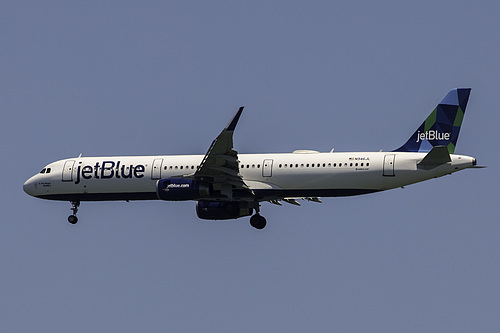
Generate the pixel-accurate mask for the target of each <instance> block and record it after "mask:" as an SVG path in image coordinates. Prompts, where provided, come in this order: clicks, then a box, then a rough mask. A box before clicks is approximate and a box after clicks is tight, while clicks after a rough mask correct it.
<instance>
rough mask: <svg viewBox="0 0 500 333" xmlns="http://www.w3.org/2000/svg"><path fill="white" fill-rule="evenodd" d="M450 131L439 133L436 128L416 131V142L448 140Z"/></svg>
mask: <svg viewBox="0 0 500 333" xmlns="http://www.w3.org/2000/svg"><path fill="white" fill-rule="evenodd" d="M450 136H451V133H439V131H437V130H429V131H427V132H423V133H421V132H420V131H418V133H417V142H420V141H424V140H427V141H431V140H450Z"/></svg>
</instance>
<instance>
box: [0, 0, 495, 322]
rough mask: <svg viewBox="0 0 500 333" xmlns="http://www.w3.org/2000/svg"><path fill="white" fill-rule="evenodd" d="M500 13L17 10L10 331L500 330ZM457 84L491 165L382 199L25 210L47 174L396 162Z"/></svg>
mask: <svg viewBox="0 0 500 333" xmlns="http://www.w3.org/2000/svg"><path fill="white" fill-rule="evenodd" d="M499 11H500V5H499V4H498V3H496V2H493V1H491V2H488V1H484V2H471V1H419V2H411V3H408V2H401V1H378V2H367V1H351V2H332V1H307V2H306V1H296V2H287V1H273V2H269V1H251V2H244V1H210V2H204V1H191V2H183V3H179V2H169V1H167V2H163V1H148V2H134V1H119V2H118V1H116V2H107V3H102V2H99V1H88V2H85V3H79V2H65V1H47V2H43V3H41V2H38V1H33V2H29V1H27V2H23V3H19V2H17V1H4V2H2V4H0V22H1V23H0V27H1V40H2V51H1V53H0V54H1V62H0V66H1V76H0V78H1V79H0V83H1V91H2V98H1V99H0V105H1V107H2V110H3V114H4V116H3V120H2V121H1V122H0V139H1V140H0V142H1V147H2V151H3V152H4V154H3V155H4V157H3V159H2V168H1V170H2V175H3V179H4V180H3V184H4V186H3V191H2V192H1V194H0V196H1V200H0V205H1V206H0V207H1V212H2V213H1V216H2V219H1V223H0V254H1V255H0V267H1V270H0V294H1V295H2V301H1V302H0V313H1V315H0V316H1V320H0V328H1V329H2V331H10V332H33V331H46V332H67V331H72V332H88V331H91V330H92V331H110V330H113V331H118V330H119V331H122V332H137V331H139V330H146V331H149V332H160V331H161V332H164V331H172V332H193V331H202V330H203V331H217V332H235V331H238V332H255V331H260V332H276V331H287V332H304V331H333V330H335V331H342V332H360V331H370V332H401V331H405V332H423V331H426V332H438V331H439V332H442V331H453V332H471V331H490V332H492V331H498V330H499V329H500V325H499V322H498V313H499V310H500V308H499V303H498V299H499V298H500V292H499V288H498V281H499V280H500V268H499V267H498V264H497V261H498V254H499V249H500V246H499V245H498V233H499V231H500V227H499V225H498V220H497V218H498V216H499V213H500V210H499V208H498V202H497V201H498V198H499V196H498V193H497V192H498V191H497V188H498V185H499V178H498V172H497V168H496V166H497V165H498V163H499V162H500V161H499V158H498V154H497V143H498V141H499V134H498V129H497V128H496V125H497V124H498V123H499V120H500V119H499V116H498V112H497V108H498V106H497V104H498V101H497V100H496V98H497V96H498V92H497V89H498V82H499V81H498V77H499V76H500V70H499V69H500V66H499V64H498V59H499V58H500V36H499V34H498V31H500V23H499V21H498V12H499ZM454 87H471V88H472V93H471V97H470V100H469V104H468V109H467V112H466V116H465V119H464V123H463V126H462V131H461V135H460V138H459V141H458V145H457V149H456V151H455V152H456V153H458V154H465V155H472V156H474V157H476V158H477V159H478V161H479V163H480V164H482V165H487V166H488V168H486V169H481V170H465V171H462V172H459V173H456V174H454V175H452V176H446V177H443V178H439V179H435V180H432V181H428V182H425V183H420V184H416V185H412V186H408V187H406V188H405V189H397V190H392V191H388V192H384V193H379V194H374V195H367V196H361V197H354V198H335V199H333V198H325V199H324V200H323V204H316V203H304V204H303V205H302V206H301V207H295V206H291V205H286V206H283V207H277V206H274V205H271V204H264V205H263V208H262V210H263V215H264V216H266V218H267V220H268V226H267V227H266V229H265V230H263V231H260V232H259V231H257V230H254V229H253V228H251V227H250V226H249V224H248V219H246V218H243V219H239V220H235V221H217V222H207V221H201V220H198V219H197V217H196V213H195V210H194V203H193V202H182V203H169V202H131V203H124V202H123V203H122V202H112V203H82V206H81V209H80V211H79V218H80V222H79V223H78V224H77V225H76V226H71V225H69V224H68V223H67V222H66V218H67V215H68V214H69V213H70V210H69V208H70V205H69V203H66V202H50V201H43V200H38V199H35V198H31V197H29V196H27V195H26V194H25V193H24V192H23V191H22V184H23V182H24V181H25V180H26V179H27V178H29V177H30V176H31V175H33V174H35V173H36V172H38V171H39V170H40V169H41V168H42V167H44V166H45V165H46V164H48V163H49V162H52V161H55V160H58V159H62V158H68V157H74V156H77V155H78V154H80V153H82V154H83V155H84V156H95V155H97V156H106V155H154V154H204V153H205V152H206V150H207V149H208V146H209V145H210V143H211V141H212V140H213V139H214V138H215V137H216V136H217V135H218V134H219V132H220V130H221V129H222V128H223V127H224V126H225V125H226V124H227V122H228V121H229V120H230V118H231V117H232V115H233V114H234V113H235V112H236V110H237V109H238V107H239V106H240V105H245V107H246V108H245V111H244V113H243V115H242V117H241V119H240V123H239V124H238V127H237V130H236V133H235V137H234V141H235V148H236V149H237V150H238V151H239V152H240V153H253V152H255V153H257V152H290V151H293V150H295V149H315V150H320V151H330V150H331V148H335V150H336V151H378V150H380V149H383V150H391V149H395V148H397V147H399V146H400V145H401V144H402V143H404V142H405V141H406V140H407V139H408V137H409V136H410V135H411V134H412V133H413V131H414V130H415V129H416V128H417V127H418V125H419V124H420V123H421V122H422V121H423V120H424V119H425V118H426V117H427V115H428V114H429V113H430V111H431V110H432V109H433V108H434V107H435V105H436V104H437V103H438V102H439V101H440V100H441V99H442V98H443V97H444V96H445V94H446V93H447V92H448V91H449V90H450V89H451V88H454Z"/></svg>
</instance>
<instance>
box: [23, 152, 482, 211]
mask: <svg viewBox="0 0 500 333" xmlns="http://www.w3.org/2000/svg"><path fill="white" fill-rule="evenodd" d="M425 155H426V153H406V152H348V153H337V152H335V153H333V152H332V153H317V152H312V151H308V152H302V153H279V154H239V155H238V159H239V173H240V174H241V176H242V178H243V181H244V182H245V184H246V185H247V186H248V187H249V188H250V189H251V190H253V191H254V194H255V195H256V197H257V198H258V200H259V201H264V200H273V199H280V198H287V197H329V196H348V195H358V194H365V193H371V192H376V191H383V190H388V189H392V188H396V187H401V186H405V185H409V184H413V183H417V182H421V181H424V180H427V179H431V178H435V177H440V176H443V175H446V174H451V173H453V172H456V171H459V170H462V169H465V168H469V167H472V166H473V165H474V164H475V159H474V158H473V157H469V156H463V155H453V154H452V155H450V157H451V162H448V163H445V164H442V165H439V166H437V167H434V168H419V167H418V165H417V164H418V163H419V162H420V161H421V160H422V159H423V158H424V157H425ZM203 157H204V156H203V155H178V156H113V157H78V158H70V159H64V160H60V161H56V162H53V163H51V164H49V165H47V166H46V167H45V169H44V171H45V172H44V173H39V174H36V175H35V176H33V177H31V178H30V179H28V180H27V181H26V183H25V184H24V190H25V191H26V192H27V193H28V194H30V195H32V196H36V197H40V198H45V199H54V200H65V201H101V200H145V199H158V196H157V194H156V183H157V181H158V180H160V179H164V178H175V177H183V176H185V175H188V174H193V173H194V172H195V171H196V170H197V167H198V166H199V165H200V163H201V161H202V160H203Z"/></svg>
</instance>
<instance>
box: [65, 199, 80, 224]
mask: <svg viewBox="0 0 500 333" xmlns="http://www.w3.org/2000/svg"><path fill="white" fill-rule="evenodd" d="M79 206H80V201H71V211H72V212H73V215H70V216H68V222H69V223H71V224H76V222H78V217H76V213H77V212H78V207H79Z"/></svg>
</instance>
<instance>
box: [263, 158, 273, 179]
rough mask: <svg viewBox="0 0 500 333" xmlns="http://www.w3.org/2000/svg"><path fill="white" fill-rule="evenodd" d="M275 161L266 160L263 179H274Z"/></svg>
mask: <svg viewBox="0 0 500 333" xmlns="http://www.w3.org/2000/svg"><path fill="white" fill-rule="evenodd" d="M272 175H273V160H264V162H263V163H262V177H272Z"/></svg>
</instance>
